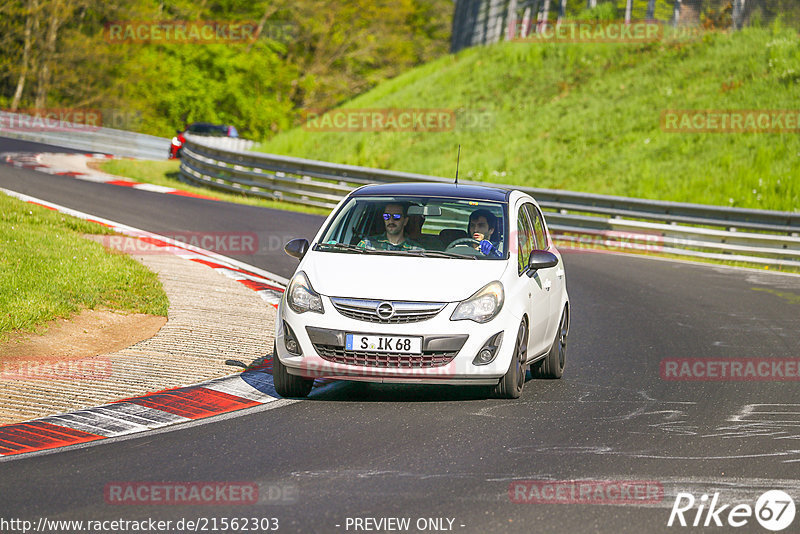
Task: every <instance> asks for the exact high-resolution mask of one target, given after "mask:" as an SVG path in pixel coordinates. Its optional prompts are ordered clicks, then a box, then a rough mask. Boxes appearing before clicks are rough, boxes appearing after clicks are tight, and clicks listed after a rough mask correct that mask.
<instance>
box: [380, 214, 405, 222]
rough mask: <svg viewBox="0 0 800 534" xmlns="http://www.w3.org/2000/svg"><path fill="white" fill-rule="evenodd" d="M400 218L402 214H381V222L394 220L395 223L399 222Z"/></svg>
mask: <svg viewBox="0 0 800 534" xmlns="http://www.w3.org/2000/svg"><path fill="white" fill-rule="evenodd" d="M402 218H403V214H402V213H384V214H383V220H384V221H388V220H389V219H394V220H395V221H399V220H400V219H402Z"/></svg>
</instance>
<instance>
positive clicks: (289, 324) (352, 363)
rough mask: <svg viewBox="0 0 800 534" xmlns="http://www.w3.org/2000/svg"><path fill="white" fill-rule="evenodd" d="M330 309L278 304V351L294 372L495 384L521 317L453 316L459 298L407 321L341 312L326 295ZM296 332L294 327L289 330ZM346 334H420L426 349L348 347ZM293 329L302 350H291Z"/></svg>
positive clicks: (409, 381) (505, 314)
mask: <svg viewBox="0 0 800 534" xmlns="http://www.w3.org/2000/svg"><path fill="white" fill-rule="evenodd" d="M322 300H323V306H324V309H325V313H323V314H319V313H314V312H305V313H302V314H298V313H296V312H294V311H293V310H292V309H290V308H289V307H288V306H286V304H285V298H284V299H282V300H281V303H280V305H279V307H278V320H277V321H276V323H277V324H276V336H275V337H276V347H277V354H276V356H277V357H278V358H280V361H281V363H282V364H283V365H284V366H285V367H286V369H287V371H288V372H289V373H290V374H292V375H297V376H304V377H309V378H310V377H326V378H336V379H344V380H359V381H368V382H387V383H407V384H420V383H435V384H449V385H495V384H497V382H498V381H499V379H500V378H501V377H502V376H503V375H504V374H505V373H506V371H507V370H508V368H509V364H510V362H511V358H512V355H513V351H514V341H515V337H516V333H517V329H518V327H519V323H520V320H521V317H519V316H515V315H514V314H513V313H512V311H511V310H508V309H505V308H504V309H503V310H501V311H500V313H499V314H498V315H497V316H496V317H495V318H494V319H492V320H491V321H489V322H487V323H484V324H479V323H476V322H474V321H469V320H462V321H451V320H450V316H451V315H452V313H453V310H454V309H455V307H456V306H457V304H458V303H449V304H447V305H446V306H445V307H444V309H442V310H441V311H440V312H439V313H438V314H437V315H436V316H435V317H433V318H431V319H427V320H424V321H419V322H413V323H402V324H386V323H375V322H369V321H362V320H357V319H352V318H349V317H345V316H344V315H341V314H340V313H339V312H338V311H337V310H336V309H335V308H334V306H333V304H332V303H331V301H330V299H328V298H327V297H325V296H323V297H322ZM287 329H288V330H290V331H291V333H290V334H289V333H288V330H287ZM499 332H504V335H503V341H502V343H501V344H500V346H499V347H497V349H496V351H495V357H494V360H492V362H491V363H488V364H485V365H476V364H475V363H474V360H475V356H476V355H477V354H478V352H479V351H480V350H481V349H482V348H483V347H484V346H485V345H486V343H487V341H489V340H490V339H492V338H493V337H494V336H495V335H496V334H498V333H499ZM346 334H369V335H387V336H388V335H394V336H420V337H422V339H423V343H422V350H423V354H422V355H414V356H409V355H402V354H393V353H376V352H364V351H348V350H346V348H345V336H346ZM287 335H288V336H289V337H292V336H293V337H294V338H295V339H296V341H297V343H298V345H299V348H300V350H301V352H302V354H301V355H295V354H292V353H290V352H289V351H288V350H287V348H286V343H285V342H286V339H287Z"/></svg>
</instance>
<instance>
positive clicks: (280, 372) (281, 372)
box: [272, 345, 314, 397]
mask: <svg viewBox="0 0 800 534" xmlns="http://www.w3.org/2000/svg"><path fill="white" fill-rule="evenodd" d="M272 382H273V384H275V391H277V392H278V395H280V396H281V397H306V396H308V394H309V393H311V388H312V387H313V386H314V379H313V378H303V377H301V376H295V375H290V374H289V372H288V371H287V370H286V366H285V365H283V364H282V363H281V359H280V358H278V350H277V346H275V345H273V346H272Z"/></svg>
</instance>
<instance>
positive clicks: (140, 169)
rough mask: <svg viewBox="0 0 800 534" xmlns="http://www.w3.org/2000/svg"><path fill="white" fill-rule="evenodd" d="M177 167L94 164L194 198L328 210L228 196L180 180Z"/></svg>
mask: <svg viewBox="0 0 800 534" xmlns="http://www.w3.org/2000/svg"><path fill="white" fill-rule="evenodd" d="M179 167H180V160H170V161H146V160H133V159H112V160H108V161H104V162H102V163H100V164H99V165H98V168H99V169H100V170H101V171H103V172H106V173H108V174H113V175H116V176H123V177H125V178H130V179H131V180H135V181H137V182H144V183H148V184H155V185H163V186H165V187H174V188H175V189H180V190H183V191H188V192H190V193H196V194H198V195H204V196H207V197H211V198H215V199H217V200H222V201H225V202H235V203H237V204H247V205H250V206H261V207H264V208H274V209H281V210H288V211H299V212H303V213H314V214H318V215H327V214H328V213H330V210H326V209H322V208H316V207H311V206H302V205H299V204H292V203H289V202H281V201H278V200H268V199H263V198H259V197H254V196H246V195H245V194H243V193H242V194H236V193H228V192H225V191H216V190H214V189H210V188H206V187H199V186H194V185H190V184H187V183H186V182H183V181H181V179H180V173H179V172H178V168H179Z"/></svg>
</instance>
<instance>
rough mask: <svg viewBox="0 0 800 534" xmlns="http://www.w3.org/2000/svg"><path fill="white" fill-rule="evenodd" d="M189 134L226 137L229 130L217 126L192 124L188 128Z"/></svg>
mask: <svg viewBox="0 0 800 534" xmlns="http://www.w3.org/2000/svg"><path fill="white" fill-rule="evenodd" d="M188 132H189V133H192V134H195V135H207V136H211V137H225V136H226V135H227V128H226V127H225V126H219V125H216V124H192V125H190V126H189V128H188Z"/></svg>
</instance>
